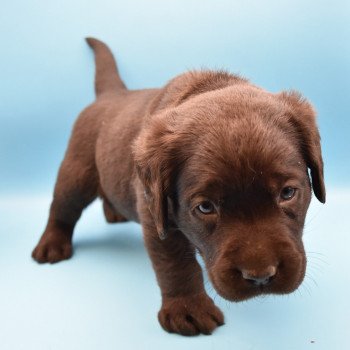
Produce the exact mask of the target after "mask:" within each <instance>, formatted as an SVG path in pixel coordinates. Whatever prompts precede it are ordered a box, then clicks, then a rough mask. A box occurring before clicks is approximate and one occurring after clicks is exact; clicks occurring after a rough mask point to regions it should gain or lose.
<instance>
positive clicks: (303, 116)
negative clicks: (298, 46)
mask: <svg viewBox="0 0 350 350" xmlns="http://www.w3.org/2000/svg"><path fill="white" fill-rule="evenodd" d="M279 97H280V98H281V99H282V100H283V101H284V102H285V103H286V104H287V105H288V106H289V107H290V122H291V124H292V125H293V126H294V128H295V129H296V130H297V133H298V136H299V137H300V144H301V150H302V152H303V155H304V159H305V161H306V164H307V166H308V168H309V169H310V171H311V179H312V188H313V190H314V193H315V195H316V197H317V199H318V200H319V201H320V202H322V203H325V201H326V191H325V185H324V178H323V160H322V154H321V144H320V140H321V139H320V134H319V132H318V129H317V125H316V113H315V111H314V109H313V108H312V106H311V105H310V103H308V102H307V101H306V99H304V98H303V97H302V96H301V95H300V94H299V93H298V92H295V91H290V92H285V91H284V92H281V93H280V94H279Z"/></svg>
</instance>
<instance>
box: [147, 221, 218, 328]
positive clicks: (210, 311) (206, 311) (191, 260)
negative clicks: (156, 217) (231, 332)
mask: <svg viewBox="0 0 350 350" xmlns="http://www.w3.org/2000/svg"><path fill="white" fill-rule="evenodd" d="M143 230H144V237H145V243H146V247H147V250H148V253H149V255H150V257H151V260H152V263H153V267H154V269H155V271H156V275H157V280H158V284H159V286H160V289H161V292H162V308H161V310H160V311H159V313H158V319H159V322H160V324H161V326H162V327H163V328H164V329H165V330H166V331H168V332H170V333H179V334H182V335H197V334H199V333H203V334H211V333H212V332H213V330H214V329H215V328H216V327H217V326H221V325H222V324H223V323H224V316H223V314H222V312H221V311H220V310H219V309H218V308H217V307H216V306H215V304H214V302H213V300H212V299H211V298H209V296H208V295H207V294H206V292H205V289H204V285H203V276H202V270H201V267H200V265H199V264H198V262H197V260H196V257H195V250H194V248H193V246H192V245H191V244H190V242H189V241H188V240H187V238H186V237H185V236H184V235H183V234H182V233H181V232H180V231H177V232H175V233H173V234H169V236H168V237H167V238H166V239H165V240H163V241H162V240H160V239H159V237H158V235H157V234H156V230H155V229H153V228H152V227H149V226H145V225H144V227H143Z"/></svg>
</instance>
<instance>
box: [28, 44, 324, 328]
mask: <svg viewBox="0 0 350 350" xmlns="http://www.w3.org/2000/svg"><path fill="white" fill-rule="evenodd" d="M87 41H88V43H89V45H90V46H91V47H92V48H93V50H94V52H95V59H96V87H95V88H96V96H97V98H96V101H95V102H94V103H93V104H92V105H91V106H89V107H88V108H87V109H85V110H84V111H83V112H82V113H81V115H80V116H79V118H78V120H77V121H76V123H75V126H74V129H73V132H72V136H71V139H70V142H69V145H68V149H67V152H66V154H65V157H64V160H63V162H62V164H61V167H60V170H59V173H58V178H57V183H56V186H55V190H54V197H53V201H52V204H51V208H50V215H49V219H48V223H47V227H46V229H45V232H44V234H43V235H42V237H41V239H40V241H39V243H38V245H37V247H36V248H35V250H34V251H33V257H34V259H35V260H37V261H38V262H40V263H45V262H49V263H54V262H58V261H60V260H63V259H68V258H70V257H71V255H72V234H73V229H74V226H75V224H76V222H77V220H78V219H79V217H80V215H81V213H82V211H83V209H84V208H85V207H86V206H87V205H88V204H90V203H91V202H92V201H93V200H94V199H95V198H96V197H97V196H101V197H102V199H103V208H104V212H105V216H106V219H107V221H108V222H121V221H126V220H133V221H136V222H139V223H141V225H142V229H143V234H144V241H145V245H146V247H147V250H148V253H149V255H150V258H151V260H152V263H153V267H154V270H155V272H156V275H157V280H158V283H159V286H160V289H161V293H162V307H161V310H160V311H159V314H158V317H159V322H160V324H161V325H162V327H163V328H164V329H165V330H167V331H169V332H176V333H180V334H183V335H195V334H198V333H204V334H210V333H211V332H212V331H213V330H214V329H215V328H216V327H217V326H219V325H222V324H223V323H224V318H223V314H222V312H221V311H220V310H219V309H218V308H217V307H216V306H215V305H214V303H213V301H212V300H211V299H210V298H209V297H208V295H207V294H206V292H205V289H204V286H203V277H202V271H201V267H200V265H199V264H198V262H197V260H196V256H195V252H196V251H198V252H199V253H200V254H201V255H202V257H203V260H204V262H205V265H206V269H207V271H208V274H209V277H210V280H211V282H212V284H213V286H214V287H215V289H216V291H217V292H218V293H219V294H220V295H221V296H223V297H224V298H226V299H228V300H232V301H240V300H244V299H247V298H250V297H255V296H257V295H260V294H267V293H275V294H283V293H290V292H292V291H294V290H295V289H296V288H298V286H299V285H300V283H301V282H302V280H303V278H304V274H305V267H306V257H305V252H304V248H303V243H302V230H303V225H304V220H305V215H306V211H307V208H308V206H309V203H310V199H311V184H310V179H309V171H308V169H309V170H310V174H311V180H312V187H313V190H314V193H315V195H316V197H317V198H318V199H319V200H320V201H321V202H323V203H324V202H325V188H324V181H323V162H322V156H321V148H320V137H319V133H318V130H317V126H316V123H315V112H314V111H313V109H312V107H311V105H310V104H309V103H308V102H307V101H306V100H305V99H303V98H302V97H301V96H300V95H299V94H298V93H295V92H281V93H277V94H273V93H270V92H267V91H265V90H263V89H261V88H259V87H257V86H254V85H252V84H251V83H249V82H248V81H247V80H246V79H243V78H241V77H238V76H236V75H232V74H228V73H225V72H215V71H194V72H188V73H185V74H182V75H180V76H178V77H176V78H174V79H173V80H171V81H170V82H169V83H168V84H167V85H166V86H165V87H164V88H162V89H147V90H137V91H130V90H127V88H126V87H125V85H124V83H123V82H122V81H121V79H120V77H119V75H118V71H117V67H116V64H115V61H114V59H113V56H112V53H111V52H110V51H109V49H108V48H107V46H105V45H104V44H103V43H102V42H100V41H98V40H96V39H92V38H89V39H87Z"/></svg>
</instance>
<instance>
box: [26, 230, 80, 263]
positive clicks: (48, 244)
mask: <svg viewBox="0 0 350 350" xmlns="http://www.w3.org/2000/svg"><path fill="white" fill-rule="evenodd" d="M72 254H73V250H72V243H71V242H70V240H67V239H62V238H61V237H55V236H54V235H45V234H44V236H43V237H42V238H41V240H40V242H39V243H38V245H37V246H36V248H35V249H34V250H33V252H32V257H33V259H35V260H36V261H37V262H39V263H41V264H42V263H50V264H53V263H56V262H59V261H61V260H65V259H69V258H70V257H71V256H72Z"/></svg>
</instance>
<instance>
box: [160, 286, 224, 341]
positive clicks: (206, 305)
mask: <svg viewBox="0 0 350 350" xmlns="http://www.w3.org/2000/svg"><path fill="white" fill-rule="evenodd" d="M158 320H159V323H160V324H161V326H162V327H163V328H164V329H165V330H166V331H167V332H169V333H178V334H182V335H187V336H193V335H198V334H200V333H202V334H206V335H209V334H211V333H212V332H213V331H214V330H215V328H217V327H218V326H221V325H223V324H224V315H223V314H222V312H221V311H220V309H219V308H218V307H217V306H215V304H214V302H213V301H212V300H211V299H210V298H209V297H208V296H207V295H206V294H204V293H203V294H197V295H194V296H190V297H177V298H168V299H165V300H164V301H163V305H162V309H161V310H160V311H159V313H158Z"/></svg>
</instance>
